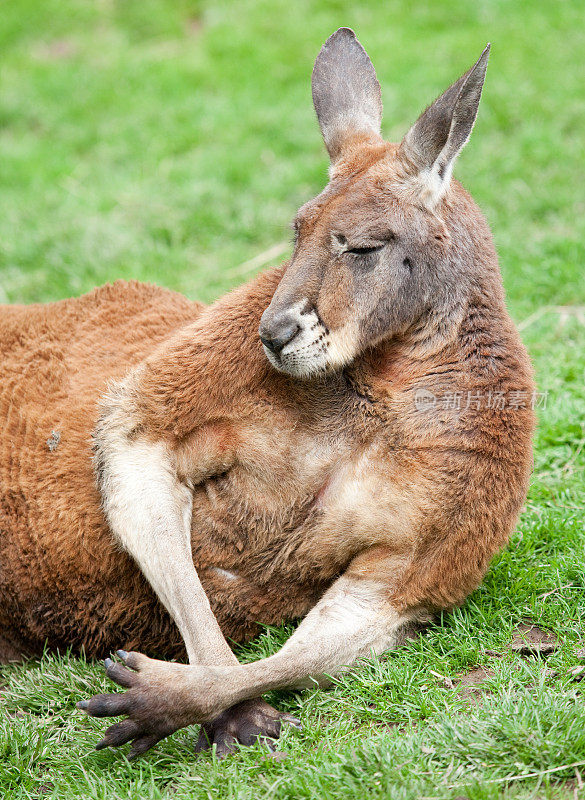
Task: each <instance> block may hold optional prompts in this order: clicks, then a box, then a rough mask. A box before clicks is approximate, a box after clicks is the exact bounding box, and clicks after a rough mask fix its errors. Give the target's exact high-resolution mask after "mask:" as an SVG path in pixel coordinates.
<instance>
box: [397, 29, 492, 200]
mask: <svg viewBox="0 0 585 800" xmlns="http://www.w3.org/2000/svg"><path fill="white" fill-rule="evenodd" d="M489 53H490V45H489V44H488V45H487V47H486V48H485V50H484V51H483V53H482V54H481V56H480V57H479V60H478V61H477V62H476V63H475V64H474V65H473V67H471V69H470V70H468V72H466V73H465V75H462V76H461V78H459V80H458V81H456V82H455V83H454V84H452V85H451V86H450V87H449V88H448V89H447V91H446V92H444V93H443V94H442V95H441V96H440V97H439V98H438V99H437V100H435V102H434V103H432V105H430V106H429V107H428V108H427V109H426V111H423V113H422V114H421V115H420V117H419V118H418V119H417V121H416V122H415V123H414V125H413V126H412V128H411V129H410V130H409V131H408V133H407V134H406V136H405V137H404V139H403V140H402V143H401V145H400V154H401V156H402V157H403V160H404V161H405V163H406V165H407V171H408V172H409V173H410V174H411V175H412V177H415V178H416V179H417V182H419V186H420V191H421V194H422V195H423V200H424V202H425V203H426V204H427V205H429V206H433V205H435V204H436V203H437V202H438V200H439V199H440V198H441V197H442V196H443V194H444V193H445V192H446V191H447V188H448V187H449V182H450V180H451V173H452V171H453V164H454V163H455V159H456V158H457V156H458V155H459V153H460V152H461V150H462V149H463V147H464V146H465V145H466V144H467V140H468V139H469V137H470V135H471V130H472V128H473V124H474V122H475V118H476V116H477V109H478V106H479V100H480V98H481V90H482V87H483V82H484V80H485V73H486V69H487V62H488V57H489Z"/></svg>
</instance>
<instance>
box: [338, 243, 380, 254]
mask: <svg viewBox="0 0 585 800" xmlns="http://www.w3.org/2000/svg"><path fill="white" fill-rule="evenodd" d="M383 247H384V245H383V244H376V245H373V246H372V247H348V249H347V250H346V251H345V252H346V253H353V255H354V256H367V255H369V254H370V253H377V252H378V250H381V249H382V248H383Z"/></svg>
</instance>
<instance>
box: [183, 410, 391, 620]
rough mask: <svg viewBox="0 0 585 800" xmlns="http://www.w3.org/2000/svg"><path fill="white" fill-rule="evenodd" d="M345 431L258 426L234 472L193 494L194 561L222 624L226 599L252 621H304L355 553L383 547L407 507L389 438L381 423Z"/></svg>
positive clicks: (330, 427) (211, 480)
mask: <svg viewBox="0 0 585 800" xmlns="http://www.w3.org/2000/svg"><path fill="white" fill-rule="evenodd" d="M348 427H349V426H345V428H344V426H343V425H339V424H338V425H337V429H336V427H335V425H333V424H331V425H326V426H324V428H322V429H321V430H319V431H317V432H310V431H309V432H307V431H300V430H299V428H298V426H294V425H293V426H288V428H287V426H286V425H284V424H283V425H280V426H278V425H275V426H273V427H268V426H262V427H260V426H257V427H255V428H254V430H253V431H250V432H249V436H248V438H247V440H246V447H245V448H244V453H243V454H242V455H241V456H240V457H239V458H238V460H237V463H236V464H235V465H234V466H233V467H231V468H230V469H229V470H227V471H226V472H225V473H223V474H221V475H219V476H215V477H213V478H209V479H207V480H206V481H204V482H202V483H201V484H199V485H197V486H196V487H195V489H194V496H193V516H192V546H193V555H194V561H195V563H196V565H197V568H198V571H199V574H200V576H201V579H202V582H203V584H204V586H205V588H206V590H207V591H208V594H209V596H210V598H211V601H212V605H214V610H215V612H216V614H217V615H218V617H220V618H221V616H222V609H223V608H224V606H225V604H226V602H227V598H231V599H232V600H233V604H232V606H233V607H231V611H230V613H232V614H235V613H237V614H245V615H247V616H250V615H251V616H254V615H256V616H255V617H254V620H255V621H262V622H269V623H276V622H279V621H281V620H282V619H285V618H290V617H295V616H300V615H303V614H304V613H306V612H307V611H308V610H309V609H310V608H311V607H312V605H313V604H314V603H315V602H316V600H317V599H318V597H319V596H320V594H322V592H323V591H324V590H325V588H326V587H327V586H328V585H330V584H331V582H332V581H333V580H334V579H335V577H337V576H338V575H339V574H341V573H342V572H343V571H344V570H345V568H346V567H347V565H348V563H349V562H350V561H351V559H352V558H353V557H354V556H355V555H356V554H357V553H359V552H361V551H363V550H364V549H366V548H367V547H370V546H374V545H376V544H378V543H380V542H381V541H386V540H387V539H388V530H389V521H390V519H391V518H392V516H393V514H394V515H395V512H396V508H397V507H398V506H400V505H401V503H402V501H403V498H401V497H400V491H401V489H400V481H395V480H394V476H393V472H392V460H393V459H392V444H391V437H390V435H389V432H388V430H387V429H386V428H384V426H383V425H382V424H376V425H371V426H370V427H369V428H368V429H367V430H366V432H365V435H364V434H363V432H361V433H362V435H356V434H355V432H354V431H352V430H351V428H350V429H349V430H348ZM393 535H394V534H393ZM396 535H397V536H398V538H399V537H400V533H399V532H398V533H397V534H396ZM228 605H229V603H228ZM236 606H237V611H236V608H235V607H236Z"/></svg>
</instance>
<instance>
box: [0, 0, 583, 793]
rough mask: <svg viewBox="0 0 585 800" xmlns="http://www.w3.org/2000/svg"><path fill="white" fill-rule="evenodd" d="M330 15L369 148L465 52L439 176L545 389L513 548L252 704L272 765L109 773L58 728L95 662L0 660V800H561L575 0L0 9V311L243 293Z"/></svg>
mask: <svg viewBox="0 0 585 800" xmlns="http://www.w3.org/2000/svg"><path fill="white" fill-rule="evenodd" d="M339 25H351V26H353V27H355V28H356V30H357V31H358V34H359V36H360V38H361V39H362V41H363V43H364V44H365V45H366V47H367V48H368V50H369V52H370V55H371V56H372V59H373V61H374V63H375V65H376V68H377V71H378V76H379V78H380V80H381V82H382V87H383V97H384V103H385V108H386V121H385V124H384V131H385V133H386V135H387V137H388V138H394V139H396V138H398V137H400V136H401V135H402V133H403V132H404V131H405V129H406V127H407V125H408V124H409V123H410V122H411V121H413V120H414V118H415V117H416V115H417V113H418V112H419V111H420V109H421V108H422V107H424V105H425V104H426V103H427V102H428V101H430V100H431V99H432V98H433V97H434V96H435V95H436V94H437V93H438V92H439V91H441V90H442V89H443V88H444V87H445V86H446V85H447V84H448V83H450V82H451V81H452V80H453V79H454V78H456V77H457V76H458V75H459V74H460V73H461V72H462V71H463V70H464V69H466V68H467V67H468V66H469V65H470V64H471V63H472V62H473V61H474V60H475V59H476V58H477V56H478V55H479V53H480V52H481V49H482V48H483V46H484V44H485V42H486V41H487V40H491V42H492V45H493V51H492V58H491V64H490V68H489V71H488V79H487V84H486V89H485V93H484V98H483V100H482V105H481V109H480V116H479V120H478V123H477V125H476V128H475V131H474V134H473V137H472V140H471V143H470V144H469V146H468V148H467V150H466V151H465V153H464V154H463V155H462V157H461V159H460V162H459V164H458V167H457V175H458V177H460V178H461V179H462V180H463V182H464V183H465V184H466V185H467V186H468V188H469V189H470V190H471V191H472V192H473V194H474V196H475V198H476V199H477V200H478V201H479V203H480V204H481V206H482V207H483V209H484V210H485V213H486V215H487V217H488V219H489V221H490V223H491V225H492V228H493V231H494V235H495V238H496V242H497V244H498V249H499V253H500V258H501V264H502V271H503V275H504V282H505V286H506V291H507V295H508V300H509V306H510V309H511V312H512V314H513V316H514V318H515V319H516V320H517V322H519V323H520V325H521V330H522V334H523V336H524V338H525V341H526V343H527V345H528V347H529V349H530V352H531V355H532V358H533V361H534V364H535V367H536V371H537V377H538V382H539V386H540V390H541V391H542V392H546V393H547V398H546V407H545V408H541V409H540V410H539V417H540V425H539V428H538V432H537V437H536V454H535V472H534V476H533V480H532V485H531V489H530V495H529V499H528V502H527V505H526V510H525V512H524V514H523V516H522V519H521V522H520V525H519V527H518V530H517V532H516V533H515V534H514V536H513V538H512V541H511V543H510V546H509V547H508V548H507V549H506V550H505V551H504V552H503V553H502V554H501V555H500V556H499V557H498V558H497V559H496V561H495V563H494V564H493V566H492V568H491V570H490V572H489V574H488V576H487V578H486V580H485V582H484V584H483V585H482V587H481V588H480V589H479V590H478V591H477V592H475V593H474V595H473V596H472V597H471V598H470V599H469V601H468V602H467V603H466V605H465V606H464V608H462V609H460V610H458V611H456V612H455V613H453V614H451V615H448V616H445V618H444V619H443V620H441V621H440V624H438V625H437V626H434V627H432V628H431V630H430V631H429V632H428V633H427V634H426V635H425V636H423V637H421V638H420V639H419V640H417V641H414V642H411V643H409V644H408V645H407V646H406V647H404V648H403V649H401V650H399V651H396V652H394V653H392V654H389V655H388V656H387V657H386V658H384V659H381V660H380V661H379V662H376V663H364V664H363V665H360V666H359V667H358V668H356V669H355V670H354V671H353V673H352V674H351V675H347V676H345V677H343V679H342V680H340V681H339V683H338V684H337V685H336V686H335V687H334V689H333V690H332V691H330V692H306V693H304V694H282V695H280V696H279V697H278V698H276V701H277V702H278V704H279V705H280V707H282V708H287V709H289V710H291V711H294V713H295V714H297V715H299V716H300V717H301V718H302V720H303V723H304V726H305V727H304V731H303V732H301V733H299V732H296V731H295V732H292V731H291V732H288V733H287V734H286V735H285V738H284V741H283V744H282V749H283V750H285V751H286V752H287V754H288V757H287V759H286V760H284V761H282V762H276V761H272V760H266V759H265V758H264V755H265V751H263V750H262V748H261V747H260V746H256V747H254V748H252V749H250V750H248V751H242V752H241V754H239V755H237V756H235V757H233V758H231V759H228V760H227V761H224V762H218V761H216V760H214V758H213V756H211V755H210V754H206V755H203V756H202V757H199V758H195V757H194V756H193V746H194V742H195V737H196V730H195V729H189V730H186V731H182V732H180V733H179V734H177V735H175V736H173V737H171V738H170V739H169V740H167V741H165V742H164V743H162V744H160V745H159V746H158V747H157V748H156V749H155V750H154V751H152V752H151V753H150V754H148V755H147V756H146V757H144V758H142V759H141V760H139V761H138V762H137V763H134V764H129V763H128V762H127V761H126V760H125V759H124V757H123V755H122V753H120V752H112V751H104V752H100V753H96V752H94V751H93V750H92V746H93V745H94V744H95V742H96V741H97V740H98V739H99V738H100V732H101V731H102V730H103V728H104V727H105V725H106V723H105V722H103V721H100V720H92V719H88V718H86V717H84V716H82V715H81V714H79V713H78V712H76V711H75V710H74V704H75V701H76V700H77V699H79V698H80V697H82V696H88V695H90V694H92V693H95V692H98V691H100V690H103V689H105V687H106V686H107V680H106V679H105V677H104V675H103V670H102V668H101V666H100V665H98V664H86V663H85V662H84V661H83V660H80V659H77V658H68V657H65V656H62V657H55V656H51V655H47V656H46V657H45V658H43V660H42V661H41V662H31V663H29V664H25V665H20V666H15V667H10V668H5V669H3V670H2V676H1V678H0V713H1V714H2V716H1V717H0V793H2V795H3V796H4V797H6V798H10V800H12V799H13V798H14V800H17V799H18V800H20V798H41V797H43V798H45V797H46V798H60V800H70V799H71V798H79V797H83V798H85V797H91V798H135V797H136V798H158V797H173V798H186V797H194V798H223V797H226V798H254V800H256V798H276V799H278V798H319V799H320V798H356V800H357V798H363V797H371V798H386V797H391V798H409V799H410V798H413V799H414V798H416V799H417V800H418V798H422V797H434V798H452V797H455V796H457V795H464V796H467V797H469V798H470V799H471V800H480V799H487V798H496V797H510V798H544V797H547V798H548V797H551V798H552V797H563V798H565V797H566V798H569V797H571V798H573V797H574V788H575V787H576V786H578V784H577V783H575V782H574V783H569V781H571V780H574V781H575V780H576V775H575V770H574V768H572V767H568V766H566V765H570V764H573V763H576V762H580V763H584V764H585V733H584V731H585V710H584V705H583V692H582V689H581V688H580V687H581V684H579V683H576V682H574V681H573V680H572V679H571V675H570V672H569V670H570V668H571V667H572V666H574V665H575V664H577V663H579V656H578V654H577V653H576V648H578V647H579V646H580V645H581V646H582V644H583V634H584V631H585V603H584V601H585V588H584V586H585V584H584V578H585V548H584V539H585V535H584V527H585V510H584V506H585V504H584V500H585V491H584V484H585V481H584V470H585V444H584V442H585V428H584V426H585V386H584V385H585V325H584V324H583V317H582V316H581V317H579V313H578V312H579V310H581V313H583V309H584V307H585V280H584V278H583V269H584V265H585V199H584V198H585V195H584V193H583V175H584V174H585V135H584V131H585V92H584V89H583V52H585V27H584V26H583V4H582V2H581V0H564V1H563V2H562V3H561V2H556V3H555V2H544V1H542V2H538V1H537V0H535V2H532V3H528V2H523V1H522V0H482V2H481V3H479V2H471V0H470V1H469V2H464V1H463V0H448V2H441V3H439V2H431V0H426V2H420V3H406V2H397V0H386V1H385V2H384V3H381V2H374V0H370V1H369V2H363V1H362V2H357V0H354V2H351V3H350V2H346V1H345V0H320V1H319V2H309V0H297V1H296V2H295V3H291V2H285V1H284V0H270V2H268V0H253V1H250V2H240V3H236V2H235V0H234V2H218V1H217V0H216V1H215V2H210V1H209V2H207V1H206V0H200V1H199V2H198V1H197V0H177V1H176V2H170V0H169V1H168V2H163V0H120V2H117V1H116V0H100V2H94V1H93V0H59V1H58V2H57V0H45V1H44V2H40V0H20V2H19V3H12V4H4V5H3V7H2V16H1V20H0V46H1V48H2V59H3V72H2V84H3V87H2V100H1V104H0V122H1V126H2V129H1V132H0V150H1V165H2V166H1V169H0V183H1V191H0V301H8V302H33V301H46V300H52V299H57V298H61V297H66V296H68V295H73V294H79V293H81V292H84V291H87V290H89V289H91V288H92V287H93V286H94V285H96V284H100V283H103V282H105V281H112V280H114V279H116V278H119V277H124V278H130V277H133V278H139V279H142V280H151V281H155V282H157V283H160V284H164V285H166V286H169V287H172V288H175V289H178V290H180V291H183V292H185V293H187V294H188V295H190V296H192V297H197V298H200V299H203V300H206V301H210V300H212V299H214V298H215V297H217V296H219V295H220V294H221V293H222V292H224V291H226V290H227V289H229V288H230V287H231V286H233V285H235V284H236V283H237V282H239V281H241V280H243V279H244V278H245V277H246V275H245V274H244V272H245V270H242V269H240V270H239V271H238V265H241V264H242V263H244V262H246V261H248V260H249V259H251V258H253V257H255V256H256V255H257V254H258V253H262V252H263V251H265V250H267V249H268V248H270V247H272V246H274V245H275V244H278V243H280V242H284V243H286V241H287V239H288V235H289V234H288V231H287V224H288V221H289V220H290V219H291V217H292V215H293V213H294V211H295V209H296V207H297V206H298V205H299V204H300V203H302V202H304V201H305V200H306V199H308V198H309V197H311V196H312V195H313V194H315V193H316V192H317V191H319V189H320V188H321V187H322V185H323V183H324V181H325V177H326V167H327V164H326V159H325V155H324V150H323V147H322V144H321V140H320V136H319V133H318V129H317V126H316V123H315V120H314V115H313V111H312V107H311V101H310V88H309V79H310V72H311V68H312V62H313V59H314V57H315V55H316V53H317V51H318V48H319V46H320V44H321V43H322V41H323V40H324V39H325V38H326V37H327V36H328V35H329V34H330V33H331V32H332V31H333V30H334V29H335V28H337V27H338V26H339ZM561 306H563V307H570V308H569V309H568V310H567V311H561V310H559V307H561ZM525 619H528V620H531V621H533V622H535V623H538V624H540V625H542V626H544V627H547V628H550V629H551V630H552V631H554V632H555V633H556V635H557V636H558V638H559V640H560V642H561V646H560V648H559V650H558V651H556V652H555V653H554V654H553V655H552V656H550V658H549V659H548V661H547V662H545V661H543V660H540V659H537V658H522V657H521V656H519V655H517V654H514V653H511V652H509V651H507V650H506V643H507V642H508V641H509V640H510V637H511V635H512V630H513V627H514V625H515V624H517V623H518V622H520V621H521V620H525ZM285 635H286V631H284V630H276V631H273V630H270V631H267V632H266V633H265V634H264V635H263V636H262V637H261V638H260V640H259V641H257V642H255V643H253V644H252V645H250V646H248V647H247V648H245V649H241V650H240V653H239V654H240V656H241V657H242V658H248V659H251V658H256V657H258V656H261V655H264V654H266V653H269V652H272V651H273V650H274V649H275V648H277V647H278V645H279V644H280V642H282V641H283V639H284V638H285ZM486 649H495V650H501V651H502V652H504V656H503V658H501V659H497V658H491V657H489V656H486V655H485V653H484V651H485V650H486ZM477 664H484V665H486V666H490V667H491V668H492V669H493V670H494V674H493V677H492V678H491V679H490V681H489V682H488V685H487V688H488V689H489V691H486V692H484V694H483V695H482V698H483V699H482V701H481V702H479V703H470V702H469V701H468V700H466V699H464V698H462V697H461V696H460V695H459V694H458V692H457V691H453V690H452V689H448V688H445V687H444V685H443V683H442V681H441V680H440V679H439V678H437V677H436V676H435V675H433V672H436V673H440V674H441V675H447V676H454V675H456V674H457V673H461V672H464V671H465V670H466V669H469V668H471V667H473V666H474V665H477ZM431 670H432V671H433V672H431ZM559 768H562V769H559ZM551 770H552V771H551ZM532 773H537V775H536V776H534V777H530V778H525V779H523V780H515V779H514V778H517V777H519V776H523V775H526V774H532ZM581 773H582V774H583V775H585V766H584V767H583V768H582V769H581ZM578 794H579V790H578V788H577V795H578Z"/></svg>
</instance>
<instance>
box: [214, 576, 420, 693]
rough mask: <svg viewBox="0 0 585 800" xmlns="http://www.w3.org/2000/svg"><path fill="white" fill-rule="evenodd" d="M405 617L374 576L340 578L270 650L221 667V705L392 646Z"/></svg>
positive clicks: (318, 675)
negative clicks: (283, 640)
mask: <svg viewBox="0 0 585 800" xmlns="http://www.w3.org/2000/svg"><path fill="white" fill-rule="evenodd" d="M404 621H405V617H401V616H400V615H398V614H397V613H396V612H395V611H394V610H393V608H392V607H391V606H390V605H389V604H388V602H387V601H386V598H385V587H384V586H383V585H381V584H379V583H376V582H373V581H364V580H353V579H350V578H346V577H343V578H340V579H339V580H338V581H337V582H336V583H335V584H334V586H333V587H331V589H330V590H329V591H328V592H327V593H326V594H325V596H324V597H323V598H322V600H321V601H320V602H319V603H318V604H317V606H316V607H315V608H314V609H313V610H312V611H311V612H310V613H309V614H308V615H307V617H306V618H305V619H304V620H303V622H302V623H301V624H300V625H299V627H298V629H297V630H296V632H295V633H294V634H293V636H291V638H290V639H289V640H288V642H286V644H285V645H284V646H283V647H282V649H281V650H279V652H278V653H276V654H275V655H273V656H270V657H269V658H265V659H262V660H260V661H255V662H252V663H250V664H244V665H239V666H237V667H233V668H231V667H230V668H227V669H225V670H222V678H221V680H222V683H223V692H224V693H225V696H224V699H223V702H222V705H223V704H224V703H227V704H228V705H232V704H234V703H237V702H240V701H241V700H246V699H249V698H251V697H256V696H258V695H259V694H263V693H264V692H267V691H270V690H273V689H283V688H288V687H294V686H298V685H299V684H304V685H307V684H310V683H314V684H315V685H318V684H321V683H322V682H323V679H324V677H325V676H328V675H332V674H334V673H336V672H338V671H339V670H340V669H343V668H344V667H347V666H349V665H351V664H352V663H353V662H354V661H355V660H356V659H357V658H360V657H364V656H366V657H367V656H370V655H372V654H373V653H380V652H383V651H384V650H386V649H388V647H390V646H392V645H393V644H394V642H395V640H396V634H397V631H398V629H399V628H400V626H401V624H402V623H403V622H404Z"/></svg>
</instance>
